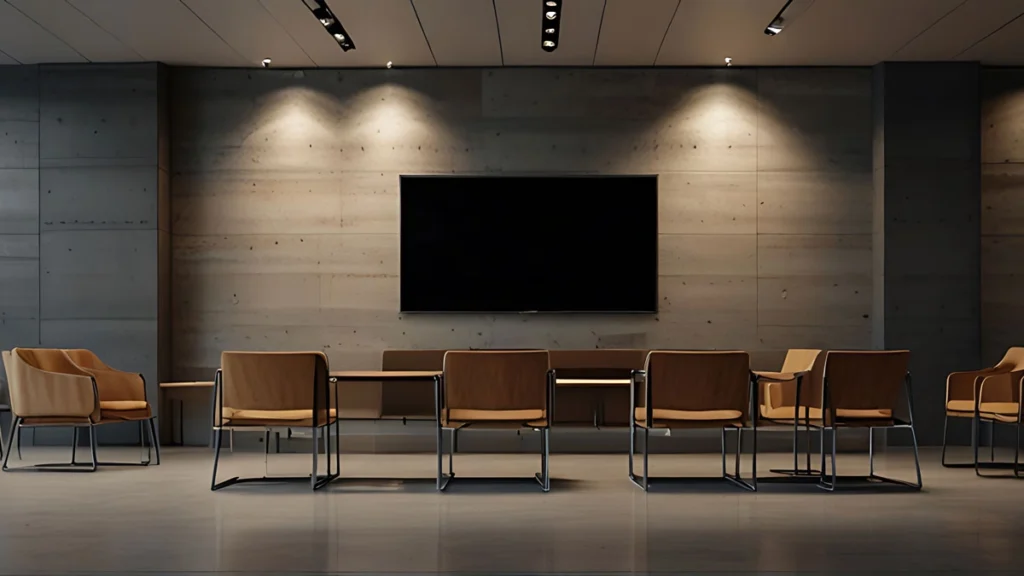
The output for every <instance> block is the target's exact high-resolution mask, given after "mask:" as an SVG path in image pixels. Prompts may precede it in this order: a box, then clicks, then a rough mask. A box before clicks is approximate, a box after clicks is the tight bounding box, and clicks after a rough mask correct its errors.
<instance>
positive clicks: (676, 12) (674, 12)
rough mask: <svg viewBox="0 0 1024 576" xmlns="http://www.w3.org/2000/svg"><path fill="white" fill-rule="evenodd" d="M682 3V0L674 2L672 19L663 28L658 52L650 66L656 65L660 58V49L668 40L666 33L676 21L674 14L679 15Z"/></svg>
mask: <svg viewBox="0 0 1024 576" xmlns="http://www.w3.org/2000/svg"><path fill="white" fill-rule="evenodd" d="M682 3H683V0H679V1H678V2H676V9H675V10H673V11H672V17H671V18H669V20H668V26H666V27H665V35H664V36H662V37H661V44H658V52H657V53H656V54H655V55H654V62H651V66H657V65H658V58H661V49H662V48H663V47H664V46H665V39H666V38H668V31H669V30H671V29H672V23H673V22H675V20H676V14H678V13H679V6H680V5H681V4H682Z"/></svg>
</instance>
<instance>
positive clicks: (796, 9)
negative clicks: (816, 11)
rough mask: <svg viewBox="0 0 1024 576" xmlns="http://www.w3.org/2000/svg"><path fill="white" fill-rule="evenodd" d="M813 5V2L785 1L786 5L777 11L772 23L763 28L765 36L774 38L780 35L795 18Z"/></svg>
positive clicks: (802, 0) (808, 0)
mask: <svg viewBox="0 0 1024 576" xmlns="http://www.w3.org/2000/svg"><path fill="white" fill-rule="evenodd" d="M811 4H814V0H786V3H785V4H784V5H783V6H782V9H781V10H779V13H778V14H776V15H775V18H772V21H771V22H769V23H768V26H766V27H765V29H764V33H765V35H766V36H775V35H777V34H781V33H782V31H783V30H784V29H785V28H786V26H789V25H790V24H792V23H793V20H795V19H796V17H797V16H799V15H800V14H803V13H804V12H805V11H806V10H807V9H808V8H810V7H811Z"/></svg>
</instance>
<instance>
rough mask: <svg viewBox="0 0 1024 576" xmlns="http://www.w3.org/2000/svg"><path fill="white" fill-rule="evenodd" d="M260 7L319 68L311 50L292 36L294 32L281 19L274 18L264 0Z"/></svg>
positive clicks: (261, 0)
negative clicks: (308, 50)
mask: <svg viewBox="0 0 1024 576" xmlns="http://www.w3.org/2000/svg"><path fill="white" fill-rule="evenodd" d="M260 7H261V8H263V11H264V12H266V13H267V16H270V19H271V20H273V21H274V22H276V23H277V25H278V26H280V27H281V30H284V33H285V35H286V36H288V37H289V38H291V39H292V42H294V43H295V45H296V46H297V47H298V48H299V50H300V51H301V52H302V53H303V54H305V55H306V58H309V61H310V62H312V63H313V66H316V67H317V68H319V67H320V65H319V64H317V62H316V60H314V59H313V57H312V56H310V54H309V52H306V49H305V48H303V47H302V44H300V43H299V41H298V40H296V39H295V36H292V33H291V32H289V31H288V28H287V27H285V25H284V24H282V23H281V21H280V20H278V19H277V18H274V14H273V12H271V11H270V10H268V9H267V5H266V4H264V3H263V0H260Z"/></svg>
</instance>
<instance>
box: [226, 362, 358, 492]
mask: <svg viewBox="0 0 1024 576" xmlns="http://www.w3.org/2000/svg"><path fill="white" fill-rule="evenodd" d="M220 366H221V367H220V369H219V370H217V374H216V377H215V379H214V389H215V390H214V393H215V399H214V421H213V425H214V456H213V480H212V481H211V484H210V489H211V490H219V489H221V488H224V487H226V486H230V485H232V484H238V483H242V482H259V481H285V480H299V481H308V482H310V485H311V486H312V488H313V490H316V489H318V488H321V487H323V486H325V485H327V484H328V483H329V482H330V481H331V480H333V479H335V478H337V477H338V474H339V473H340V471H341V461H340V460H341V446H340V443H339V440H340V436H339V433H340V428H339V422H340V420H339V419H338V413H339V406H338V396H337V390H331V388H330V385H329V373H330V369H329V366H328V362H327V356H326V355H324V354H323V353H322V352H224V353H222V354H221V359H220ZM331 424H334V426H335V429H334V432H335V436H336V438H335V442H334V447H335V454H334V459H333V461H334V462H335V463H336V469H334V470H332V468H331V462H332V454H331V433H330V425H331ZM271 428H310V429H311V430H312V431H313V447H312V456H313V470H312V473H311V474H310V475H309V476H299V477H269V476H266V475H264V476H263V477H261V478H239V477H237V476H235V477H233V478H230V479H228V480H225V481H223V482H220V483H218V482H217V465H218V463H219V461H220V446H221V442H222V438H223V434H224V431H225V430H238V429H241V430H262V431H263V432H264V440H265V446H264V448H265V450H267V451H268V452H269V445H270V429H271ZM321 432H323V433H324V434H325V442H324V444H325V450H326V453H327V474H326V475H325V476H320V475H319V466H318V461H317V459H318V456H319V453H320V442H319V435H320V433H321Z"/></svg>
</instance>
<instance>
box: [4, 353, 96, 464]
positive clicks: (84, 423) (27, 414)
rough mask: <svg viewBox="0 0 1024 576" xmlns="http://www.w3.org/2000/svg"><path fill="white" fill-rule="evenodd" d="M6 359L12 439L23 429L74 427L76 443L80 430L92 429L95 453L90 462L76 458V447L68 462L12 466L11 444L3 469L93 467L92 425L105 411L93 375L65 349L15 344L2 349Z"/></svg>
mask: <svg viewBox="0 0 1024 576" xmlns="http://www.w3.org/2000/svg"><path fill="white" fill-rule="evenodd" d="M3 359H4V366H6V367H7V375H8V382H9V385H10V395H11V413H12V415H13V418H12V419H11V434H10V436H11V438H12V441H13V439H14V438H16V437H17V435H16V433H15V431H16V430H20V429H21V428H22V427H41V426H63V427H73V428H74V429H75V431H76V434H75V440H76V441H77V439H78V436H77V430H78V428H88V429H89V447H90V450H91V453H92V461H91V462H90V463H81V462H76V461H75V450H74V449H73V450H72V455H71V462H70V463H60V464H37V465H34V466H26V467H21V468H10V467H9V466H8V461H9V460H10V457H11V450H10V447H8V450H7V452H6V454H4V461H3V470H4V471H5V472H6V471H9V470H22V469H26V468H28V469H36V470H39V469H43V470H54V471H58V470H60V471H72V470H73V471H87V472H92V471H95V470H96V467H97V461H96V433H95V430H94V428H95V427H96V425H98V424H100V423H101V420H102V413H101V410H100V402H99V393H98V392H97V391H96V381H95V380H94V379H93V377H92V376H91V375H90V374H88V373H86V372H84V371H82V370H81V369H79V368H78V367H77V366H75V364H74V363H73V362H72V361H71V359H70V358H68V356H67V354H65V353H64V352H63V351H62V350H55V349H43V348H15V349H14V350H11V351H10V352H4V355H3ZM76 443H77V442H76ZM76 447H77V446H76ZM19 451H20V446H19Z"/></svg>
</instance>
